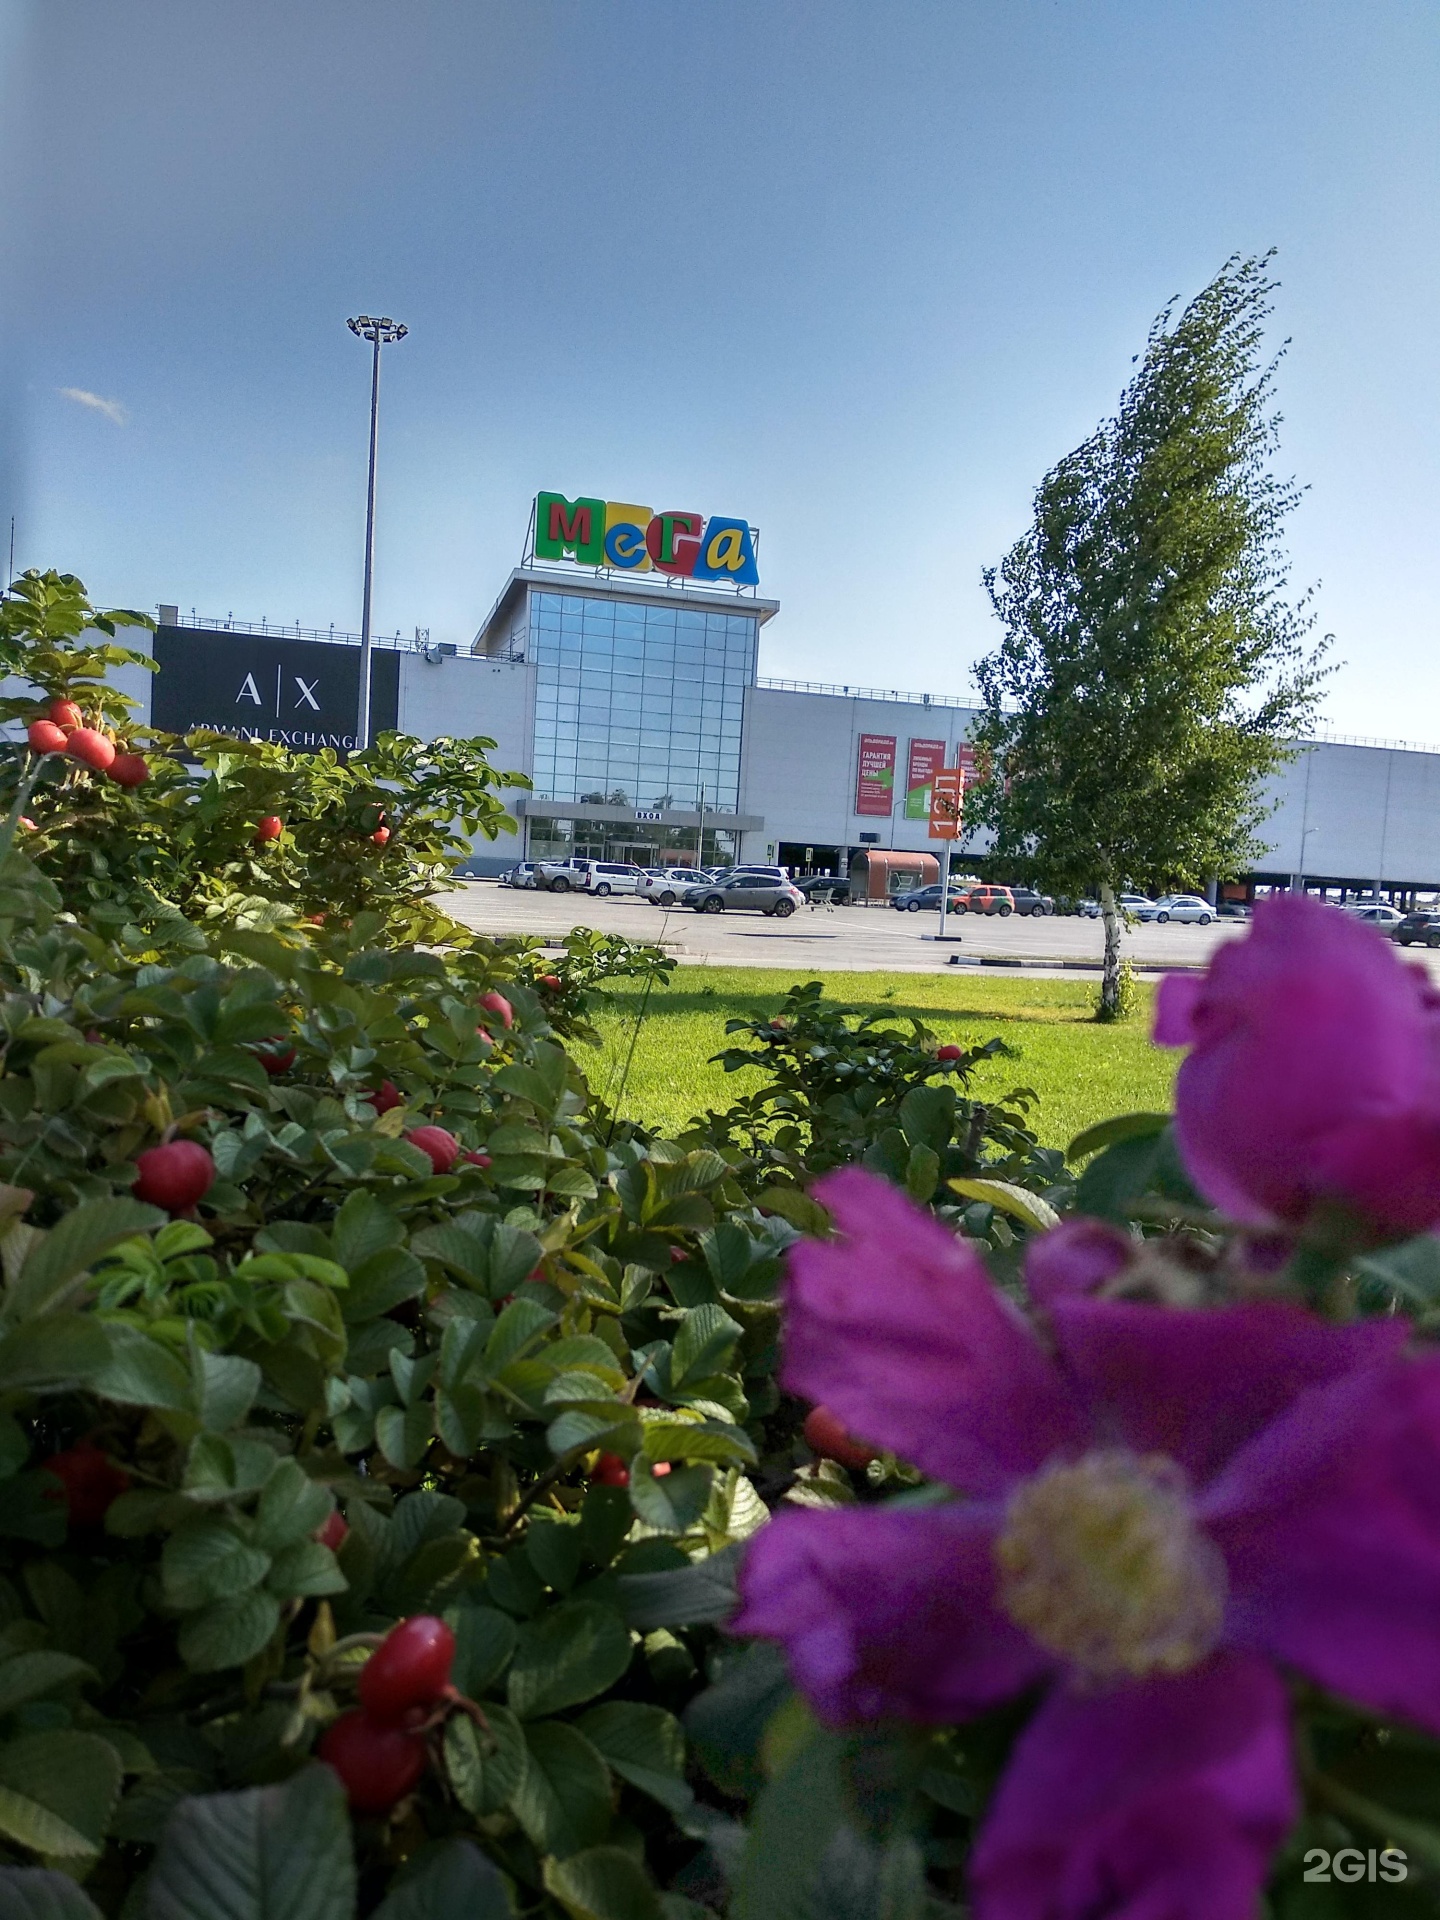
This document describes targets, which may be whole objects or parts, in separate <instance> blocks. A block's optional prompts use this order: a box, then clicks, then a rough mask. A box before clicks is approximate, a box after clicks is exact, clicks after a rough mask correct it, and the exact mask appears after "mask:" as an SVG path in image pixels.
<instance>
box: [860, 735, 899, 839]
mask: <svg viewBox="0 0 1440 1920" xmlns="http://www.w3.org/2000/svg"><path fill="white" fill-rule="evenodd" d="M894 805H895V735H894V734H893V733H862V734H861V736H860V764H859V769H858V771H857V773H856V776H855V811H856V813H864V814H874V815H877V816H879V815H882V814H883V815H884V816H885V817H886V818H888V817H889V815H890V813H891V812H892V811H893V809H894Z"/></svg>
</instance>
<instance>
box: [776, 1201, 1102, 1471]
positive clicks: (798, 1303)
mask: <svg viewBox="0 0 1440 1920" xmlns="http://www.w3.org/2000/svg"><path fill="white" fill-rule="evenodd" d="M814 1194H815V1198H816V1199H817V1200H819V1201H821V1202H822V1203H823V1204H824V1205H825V1206H826V1207H828V1208H829V1210H830V1212H831V1215H832V1216H833V1218H834V1220H835V1223H836V1225H837V1226H838V1227H839V1229H840V1231H841V1234H842V1235H843V1238H841V1239H839V1240H806V1241H803V1242H801V1243H800V1244H799V1245H798V1246H796V1247H795V1248H794V1249H793V1250H792V1252H791V1253H790V1256H789V1260H788V1263H787V1283H788V1284H787V1300H786V1318H785V1334H784V1346H783V1360H782V1368H781V1380H782V1382H783V1384H784V1385H785V1386H786V1387H787V1388H788V1389H789V1391H790V1392H791V1393H795V1394H800V1395H802V1396H803V1397H804V1398H805V1399H807V1400H814V1401H817V1402H819V1403H821V1404H823V1405H824V1406H827V1407H829V1408H830V1409H831V1410H832V1412H834V1413H837V1414H838V1415H839V1416H840V1418H841V1420H843V1421H844V1423H845V1426H846V1427H847V1429H848V1430H849V1431H850V1432H851V1433H853V1434H855V1435H856V1436H857V1437H858V1438H860V1439H862V1440H868V1441H870V1442H871V1443H872V1444H874V1445H879V1446H882V1447H889V1448H891V1449H892V1450H893V1451H894V1452H895V1453H898V1454H900V1455H901V1456H902V1457H903V1458H904V1459H906V1460H909V1461H912V1462H913V1463H914V1464H915V1465H916V1466H917V1467H920V1468H921V1469H923V1471H924V1472H926V1473H928V1474H930V1475H931V1476H933V1477H934V1478H935V1479H937V1480H945V1481H948V1482H949V1484H950V1485H951V1486H954V1487H959V1488H962V1489H963V1490H965V1491H966V1492H970V1493H977V1494H990V1493H995V1492H998V1491H999V1490H1000V1489H1001V1488H1003V1487H1004V1486H1006V1485H1008V1484H1009V1483H1010V1482H1011V1481H1012V1480H1014V1479H1015V1478H1016V1477H1017V1476H1019V1475H1021V1474H1024V1473H1028V1472H1033V1471H1034V1470H1035V1469H1036V1468H1037V1467H1039V1466H1041V1465H1042V1464H1043V1463H1044V1461H1045V1460H1047V1459H1048V1458H1049V1456H1050V1455H1051V1454H1052V1453H1054V1452H1055V1451H1056V1449H1057V1448H1059V1447H1061V1446H1066V1445H1073V1444H1075V1443H1076V1442H1078V1441H1081V1440H1083V1427H1082V1425H1081V1422H1080V1419H1079V1415H1078V1412H1077V1410H1076V1407H1075V1405H1074V1403H1073V1401H1072V1399H1071V1398H1070V1395H1069V1392H1068V1389H1067V1388H1066V1386H1065V1384H1064V1382H1063V1381H1062V1379H1061V1377H1060V1375H1059V1373H1058V1371H1057V1370H1056V1368H1055V1366H1054V1363H1053V1362H1052V1361H1051V1360H1050V1358H1049V1356H1048V1355H1047V1354H1046V1353H1045V1351H1044V1349H1043V1348H1042V1346H1041V1345H1040V1342H1039V1340H1038V1339H1037V1338H1036V1336H1035V1334H1034V1333H1033V1331H1032V1330H1031V1328H1030V1327H1029V1326H1028V1325H1027V1324H1026V1322H1025V1321H1024V1319H1023V1318H1022V1317H1021V1315H1020V1313H1019V1312H1018V1311H1017V1309H1016V1308H1014V1307H1012V1306H1011V1305H1010V1303H1009V1302H1008V1301H1007V1300H1005V1299H1004V1298H1003V1296H1002V1295H1001V1294H999V1293H998V1292H997V1291H996V1289H995V1288H994V1286H993V1285H992V1284H991V1282H990V1279H989V1276H988V1275H987V1273H986V1272H985V1269H984V1267H983V1266H982V1264H981V1262H980V1260H979V1258H978V1256H977V1255H976V1254H975V1253H974V1252H973V1250H972V1249H971V1248H970V1247H968V1246H967V1245H966V1244H965V1242H964V1241H963V1240H959V1239H957V1238H956V1236H955V1235H954V1234H953V1233H951V1232H950V1231H949V1229H948V1228H946V1227H943V1226H941V1225H940V1223H939V1222H938V1221H937V1220H936V1219H934V1217H933V1216H932V1215H930V1214H928V1213H923V1212H922V1211H921V1210H920V1208H918V1207H916V1206H914V1205H913V1204H912V1203H911V1202H910V1201H909V1200H907V1199H906V1198H905V1196H904V1195H903V1194H901V1193H899V1192H897V1191H896V1189H895V1188H894V1187H892V1186H891V1185H890V1184H889V1182H888V1181H885V1180H880V1179H877V1178H876V1176H875V1175H874V1174H870V1173H863V1172H862V1171H861V1170H860V1169H859V1168H858V1167H847V1168H846V1169H845V1170H844V1171H843V1172H840V1173H832V1174H830V1175H828V1176H827V1177H826V1178H825V1179H824V1180H821V1181H819V1182H817V1183H816V1186H815V1188H814Z"/></svg>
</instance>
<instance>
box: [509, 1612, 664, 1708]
mask: <svg viewBox="0 0 1440 1920" xmlns="http://www.w3.org/2000/svg"><path fill="white" fill-rule="evenodd" d="M632 1652H633V1648H632V1646H631V1641H630V1634H629V1631H628V1629H627V1628H626V1626H625V1623H624V1622H623V1621H622V1620H621V1618H620V1616H619V1614H618V1613H616V1612H615V1611H614V1609H613V1608H611V1607H606V1606H601V1605H600V1604H599V1603H598V1602H597V1601H593V1600H572V1601H567V1602H566V1603H565V1604H563V1605H561V1606H558V1607H551V1608H550V1610H549V1611H548V1612H547V1613H544V1614H542V1615H541V1617H540V1618H539V1619H538V1620H536V1621H533V1622H531V1623H529V1624H528V1625H526V1626H523V1627H521V1628H520V1630H519V1636H518V1644H517V1646H516V1650H515V1658H514V1660H513V1661H512V1663H511V1666H510V1674H509V1680H508V1684H507V1693H508V1697H509V1701H510V1706H511V1709H512V1711H513V1712H515V1713H517V1714H518V1715H519V1716H520V1718H521V1719H522V1720H527V1719H529V1720H533V1719H537V1718H538V1717H539V1716H540V1715H541V1714H547V1713H559V1712H560V1711H561V1709H562V1708H564V1707H575V1706H579V1705H580V1704H581V1702H582V1701H585V1700H593V1699H594V1698H595V1696H596V1694H597V1693H604V1691H605V1689H606V1688H607V1687H612V1686H614V1684H615V1682H616V1681H617V1680H618V1679H619V1678H620V1676H621V1674H623V1673H624V1672H625V1670H626V1668H627V1667H628V1666H629V1665H630V1659H631V1655H632Z"/></svg>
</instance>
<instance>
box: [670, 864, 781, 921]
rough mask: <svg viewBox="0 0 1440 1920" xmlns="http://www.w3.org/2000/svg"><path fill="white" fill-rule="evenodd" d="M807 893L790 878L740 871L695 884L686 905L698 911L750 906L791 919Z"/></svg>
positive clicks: (715, 910)
mask: <svg viewBox="0 0 1440 1920" xmlns="http://www.w3.org/2000/svg"><path fill="white" fill-rule="evenodd" d="M804 904H805V896H804V894H803V893H801V891H800V889H799V888H798V887H797V886H795V885H794V884H793V883H792V882H791V881H789V880H780V879H777V878H776V877H775V875H774V874H770V873H737V874H735V875H734V876H733V878H731V879H729V880H721V881H719V882H715V883H712V884H710V885H708V886H703V887H692V888H691V889H690V891H689V893H688V895H687V896H686V905H687V906H691V907H693V908H694V909H695V911H696V912H697V913H727V912H734V911H735V910H736V909H744V908H747V907H748V908H750V909H751V910H752V911H753V912H756V913H766V914H769V915H770V916H771V918H772V919H775V920H788V919H789V918H790V915H791V914H792V913H794V911H795V909H796V907H803V906H804Z"/></svg>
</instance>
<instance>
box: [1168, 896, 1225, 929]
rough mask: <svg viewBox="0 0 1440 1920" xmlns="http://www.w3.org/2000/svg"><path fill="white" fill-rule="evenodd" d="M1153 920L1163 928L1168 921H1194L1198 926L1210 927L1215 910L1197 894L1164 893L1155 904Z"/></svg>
mask: <svg viewBox="0 0 1440 1920" xmlns="http://www.w3.org/2000/svg"><path fill="white" fill-rule="evenodd" d="M1153 918H1154V919H1155V920H1157V921H1158V922H1159V923H1160V925H1161V926H1163V925H1164V924H1165V922H1166V921H1167V920H1193V921H1195V923H1196V924H1197V925H1198V926H1202V927H1208V926H1209V924H1210V922H1211V921H1212V920H1213V919H1214V918H1215V909H1214V908H1213V907H1212V906H1211V904H1210V902H1209V901H1208V900H1202V899H1201V898H1200V896H1199V895H1198V894H1196V893H1162V894H1161V896H1160V898H1159V899H1158V900H1157V901H1156V902H1155V912H1154V915H1153Z"/></svg>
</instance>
